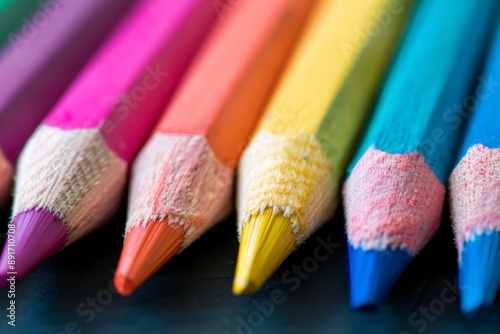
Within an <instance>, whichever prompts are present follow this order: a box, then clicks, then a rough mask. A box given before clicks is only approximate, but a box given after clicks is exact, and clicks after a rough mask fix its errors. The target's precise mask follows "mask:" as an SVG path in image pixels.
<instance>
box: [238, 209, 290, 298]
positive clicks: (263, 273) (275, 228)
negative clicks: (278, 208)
mask: <svg viewBox="0 0 500 334" xmlns="http://www.w3.org/2000/svg"><path fill="white" fill-rule="evenodd" d="M296 242H297V237H296V235H295V234H294V233H293V231H292V222H291V221H290V219H288V218H286V217H284V216H282V215H279V214H275V213H273V210H271V209H266V210H265V211H264V213H263V214H262V215H259V216H252V217H251V218H250V220H249V221H248V222H247V223H246V224H245V225H244V226H243V230H242V232H241V244H240V249H239V253H238V262H237V265H236V274H235V278H234V283H233V293H234V294H236V295H248V294H252V293H255V292H256V291H257V290H259V289H260V288H261V287H262V286H263V285H264V283H265V282H266V280H267V279H268V278H269V277H270V276H271V275H272V274H273V272H274V271H275V270H276V269H277V268H278V267H279V266H280V264H281V263H282V262H283V261H284V260H285V259H286V258H287V256H288V255H289V254H290V253H291V252H292V251H293V250H294V249H295V246H296Z"/></svg>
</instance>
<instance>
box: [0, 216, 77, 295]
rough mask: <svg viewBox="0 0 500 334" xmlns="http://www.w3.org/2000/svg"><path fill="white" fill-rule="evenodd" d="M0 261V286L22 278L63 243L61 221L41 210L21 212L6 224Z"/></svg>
mask: <svg viewBox="0 0 500 334" xmlns="http://www.w3.org/2000/svg"><path fill="white" fill-rule="evenodd" d="M8 227H9V229H8V231H7V239H6V242H5V246H4V250H3V253H2V257H1V258H0V286H6V285H7V284H8V283H9V282H8V281H7V280H8V279H10V278H11V277H15V279H16V280H17V279H21V278H23V277H24V276H26V275H27V274H28V273H29V272H30V271H32V270H33V269H34V268H35V267H36V266H37V265H39V264H40V263H42V262H43V261H44V260H46V259H47V258H48V257H50V256H51V255H53V254H54V253H56V252H57V251H59V250H60V249H61V248H63V247H64V245H65V244H66V240H67V238H68V231H67V229H66V228H65V227H64V225H63V224H62V222H61V219H60V218H59V217H58V216H57V215H55V214H53V213H50V212H48V211H46V210H44V209H34V210H29V211H26V212H23V213H20V214H18V215H16V216H15V217H14V219H13V220H12V222H11V223H10V224H9V225H8Z"/></svg>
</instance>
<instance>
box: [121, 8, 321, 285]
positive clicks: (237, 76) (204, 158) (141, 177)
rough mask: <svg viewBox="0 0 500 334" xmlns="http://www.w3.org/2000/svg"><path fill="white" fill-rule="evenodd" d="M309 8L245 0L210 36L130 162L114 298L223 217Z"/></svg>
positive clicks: (230, 205)
mask: <svg viewBox="0 0 500 334" xmlns="http://www.w3.org/2000/svg"><path fill="white" fill-rule="evenodd" d="M313 3H314V2H313V1H310V0H274V1H268V0H253V1H247V2H244V3H242V5H241V6H240V7H238V8H236V9H235V11H234V12H232V13H231V15H230V16H229V17H228V18H227V19H226V20H224V22H222V23H220V25H219V26H218V27H216V29H215V31H214V32H213V33H212V35H211V36H210V37H209V39H208V41H207V42H206V44H205V46H204V47H203V49H202V51H201V52H200V55H199V56H198V58H197V60H195V63H194V64H193V66H192V68H191V70H190V71H189V73H188V75H187V77H186V78H185V80H184V82H183V84H181V86H180V88H179V91H178V94H177V96H176V97H175V98H174V100H173V101H172V104H171V105H170V107H169V108H168V109H167V111H166V112H165V114H164V116H163V118H162V120H161V121H160V123H159V125H158V127H157V129H156V131H155V132H154V133H153V135H152V137H151V138H150V140H149V142H148V143H147V144H146V146H145V147H144V148H143V150H142V152H141V153H140V154H139V156H138V158H137V160H136V162H135V163H134V166H133V170H132V182H131V194H130V204H129V205H130V207H129V217H128V221H127V227H126V235H125V244H124V248H123V251H122V255H121V258H120V262H119V264H118V269H117V272H116V275H115V286H116V289H117V290H118V291H119V292H120V293H121V294H123V295H129V294H131V293H132V292H133V291H134V290H135V289H137V287H139V286H140V285H141V284H142V283H143V282H144V281H146V280H147V279H148V278H149V277H150V276H151V275H153V274H154V273H155V272H156V271H157V270H158V269H159V268H160V267H161V266H162V265H163V264H164V263H165V262H167V261H168V260H169V259H170V258H171V257H172V256H173V255H175V254H176V253H178V252H179V251H181V250H183V249H184V248H186V247H187V246H189V245H190V244H191V243H192V242H193V241H194V240H195V239H197V238H198V237H199V236H200V235H202V234H203V233H204V232H205V231H207V230H208V229H209V228H211V227H212V226H213V225H214V224H216V223H217V222H219V221H220V220H221V219H222V218H224V217H225V216H226V215H227V214H228V213H229V212H230V211H231V209H232V207H233V206H232V189H233V179H234V170H235V167H236V165H237V162H238V160H239V158H240V155H241V153H242V151H243V149H244V148H245V146H246V144H247V142H248V140H249V138H250V136H251V134H252V132H253V130H254V128H255V126H256V124H257V122H258V120H259V117H260V115H261V111H262V109H263V107H264V104H265V102H266V100H267V97H268V96H269V95H270V93H271V90H272V88H273V85H274V83H275V82H276V80H277V78H278V75H279V72H280V70H281V68H282V67H283V64H284V63H285V60H286V58H287V55H288V54H289V53H290V51H291V49H292V47H293V44H294V41H295V40H296V37H297V35H298V33H299V31H300V28H301V27H302V25H303V23H304V22H305V20H306V17H307V14H308V12H309V10H310V7H312V4H313Z"/></svg>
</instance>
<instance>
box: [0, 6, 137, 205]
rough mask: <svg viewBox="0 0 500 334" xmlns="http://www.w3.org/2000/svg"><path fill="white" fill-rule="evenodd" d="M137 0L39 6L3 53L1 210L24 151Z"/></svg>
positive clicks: (0, 72) (0, 55) (0, 77)
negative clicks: (18, 159)
mask: <svg viewBox="0 0 500 334" xmlns="http://www.w3.org/2000/svg"><path fill="white" fill-rule="evenodd" d="M133 1H134V0H120V1H117V0H74V1H61V0H50V1H45V2H40V5H39V8H38V9H37V11H35V13H33V15H29V16H27V17H26V18H25V20H24V21H25V25H24V26H23V27H22V28H21V29H20V30H19V31H15V32H11V33H10V34H9V35H8V43H7V44H5V45H4V49H3V50H1V51H0V87H1V89H0V207H2V205H5V204H6V202H7V200H8V197H9V192H10V187H11V180H12V175H13V169H14V167H13V166H14V165H15V163H16V160H17V157H18V155H19V153H20V152H21V149H22V147H23V146H24V144H25V143H26V141H27V140H28V138H29V136H30V135H31V134H32V133H33V131H34V130H35V129H36V127H37V126H38V124H40V122H41V121H42V119H43V118H44V117H45V115H46V114H47V113H48V112H49V111H50V110H51V108H52V107H53V106H54V104H55V103H56V102H57V100H58V99H59V97H61V95H62V94H63V93H64V91H65V89H66V87H67V86H68V85H69V84H70V83H71V81H72V80H73V78H74V77H75V76H76V75H77V74H78V72H79V71H80V69H81V68H82V67H83V65H84V64H85V63H86V61H87V60H88V59H89V58H90V56H91V55H92V53H93V51H94V50H96V49H97V47H98V46H99V44H100V43H101V42H102V41H103V40H104V38H105V37H106V35H107V33H108V32H109V31H111V28H112V27H113V26H114V24H115V23H116V22H118V19H119V18H120V17H121V16H122V14H124V12H125V11H126V9H127V7H129V5H130V4H131V3H132V2H133Z"/></svg>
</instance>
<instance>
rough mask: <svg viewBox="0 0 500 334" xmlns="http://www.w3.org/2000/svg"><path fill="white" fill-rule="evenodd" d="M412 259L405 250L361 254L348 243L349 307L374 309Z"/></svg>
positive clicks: (371, 251) (364, 252)
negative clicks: (349, 273)
mask: <svg viewBox="0 0 500 334" xmlns="http://www.w3.org/2000/svg"><path fill="white" fill-rule="evenodd" d="M412 258H413V257H412V256H411V255H410V253H408V252H407V251H406V250H395V251H392V250H386V251H377V250H370V251H365V250H363V249H362V248H354V247H353V246H352V245H351V244H349V261H350V272H351V306H352V307H353V308H354V309H367V308H374V307H377V306H378V305H379V304H380V303H381V302H382V301H383V299H384V298H385V297H386V296H387V295H388V294H389V291H390V290H391V288H392V287H393V286H394V284H395V283H396V281H397V279H398V278H399V276H400V275H401V273H402V272H403V271H404V269H405V268H406V266H407V265H408V263H409V262H410V261H411V259H412Z"/></svg>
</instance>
